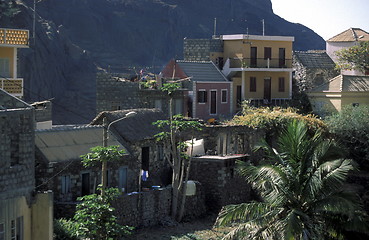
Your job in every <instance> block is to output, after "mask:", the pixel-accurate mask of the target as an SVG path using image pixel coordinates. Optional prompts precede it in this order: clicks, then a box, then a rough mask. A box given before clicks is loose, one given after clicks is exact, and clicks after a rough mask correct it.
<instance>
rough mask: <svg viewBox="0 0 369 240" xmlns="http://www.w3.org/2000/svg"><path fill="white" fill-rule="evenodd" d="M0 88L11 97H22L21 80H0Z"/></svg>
mask: <svg viewBox="0 0 369 240" xmlns="http://www.w3.org/2000/svg"><path fill="white" fill-rule="evenodd" d="M0 88H2V89H3V90H5V91H7V92H8V93H10V94H11V95H13V96H16V97H23V78H16V79H14V78H13V79H9V78H6V79H5V78H0Z"/></svg>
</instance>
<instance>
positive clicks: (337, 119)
mask: <svg viewBox="0 0 369 240" xmlns="http://www.w3.org/2000/svg"><path fill="white" fill-rule="evenodd" d="M368 119H369V107H368V106H365V105H360V106H357V107H353V106H345V107H343V109H342V110H341V112H338V113H336V114H333V115H332V116H329V117H327V118H326V119H325V122H326V124H327V126H328V130H329V132H330V133H332V134H333V136H334V137H335V138H336V140H337V141H339V142H340V143H342V146H344V147H345V148H346V149H347V151H348V152H349V156H350V157H351V158H353V159H354V160H355V161H356V162H357V163H359V164H360V168H361V169H362V170H363V169H365V170H369V121H368Z"/></svg>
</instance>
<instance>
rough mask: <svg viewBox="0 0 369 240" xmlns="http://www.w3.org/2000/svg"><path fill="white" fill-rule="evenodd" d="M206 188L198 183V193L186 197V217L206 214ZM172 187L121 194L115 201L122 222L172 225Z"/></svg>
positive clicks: (142, 224)
mask: <svg viewBox="0 0 369 240" xmlns="http://www.w3.org/2000/svg"><path fill="white" fill-rule="evenodd" d="M204 196H205V195H204V189H203V186H202V185H201V184H196V194H195V195H194V196H187V197H186V204H185V213H184V218H185V219H191V218H195V217H199V216H201V215H203V214H205V212H206V209H205V202H204V201H205V198H204ZM171 199H172V188H171V187H166V188H161V189H160V190H149V191H147V192H139V193H131V194H126V195H122V196H120V197H119V198H118V199H116V200H115V201H114V203H113V207H114V208H115V209H116V214H117V216H118V218H119V221H120V223H121V224H124V225H129V226H134V227H148V226H156V225H162V226H166V225H170V224H172V223H171V222H172V221H171V220H170V212H171V204H172V203H171Z"/></svg>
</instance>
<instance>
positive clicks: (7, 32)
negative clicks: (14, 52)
mask: <svg viewBox="0 0 369 240" xmlns="http://www.w3.org/2000/svg"><path fill="white" fill-rule="evenodd" d="M28 44H29V31H28V30H24V29H7V28H0V46H5V47H28Z"/></svg>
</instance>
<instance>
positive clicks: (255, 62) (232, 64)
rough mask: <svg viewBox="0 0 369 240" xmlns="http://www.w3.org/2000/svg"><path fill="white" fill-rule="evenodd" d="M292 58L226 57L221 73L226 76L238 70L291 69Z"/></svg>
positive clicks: (279, 70) (274, 70)
mask: <svg viewBox="0 0 369 240" xmlns="http://www.w3.org/2000/svg"><path fill="white" fill-rule="evenodd" d="M291 68H292V59H279V58H271V59H269V58H268V59H264V58H228V59H227V61H226V62H225V64H224V66H223V74H224V75H226V76H227V77H230V76H231V75H234V74H235V73H236V72H240V71H273V72H285V71H292V70H291Z"/></svg>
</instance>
